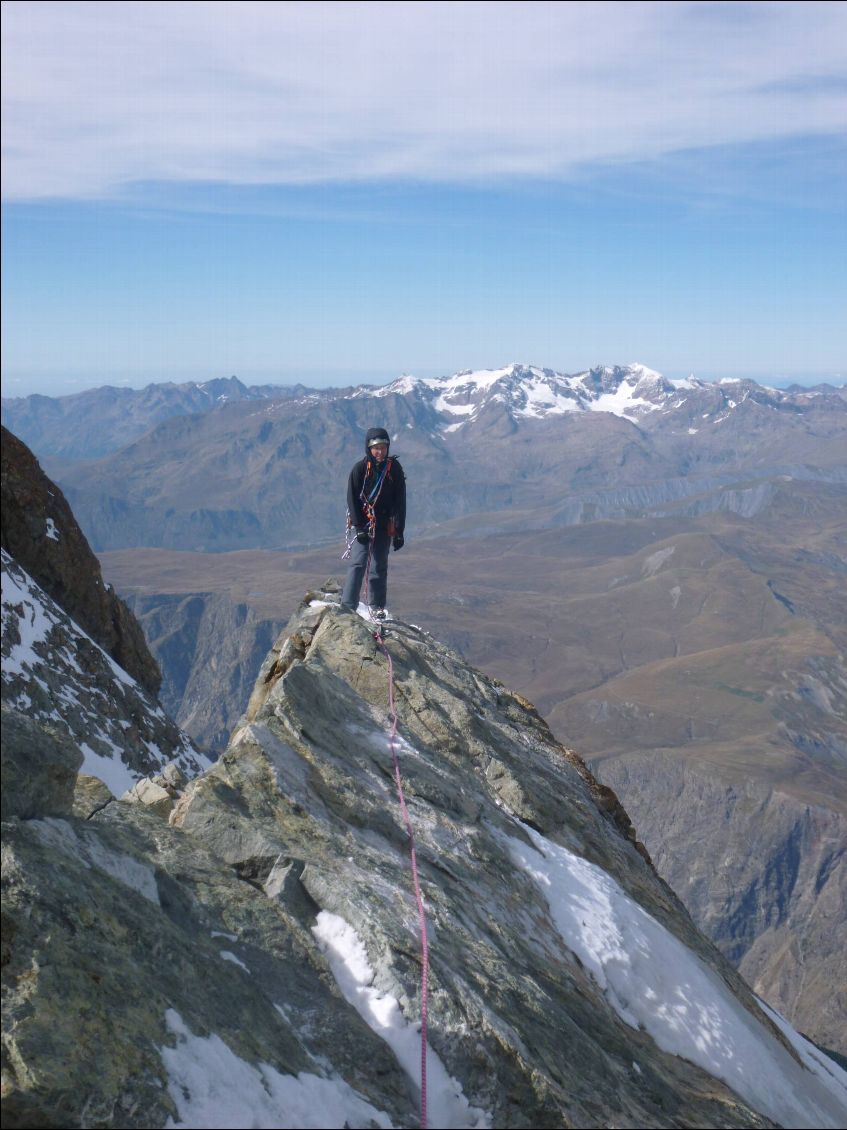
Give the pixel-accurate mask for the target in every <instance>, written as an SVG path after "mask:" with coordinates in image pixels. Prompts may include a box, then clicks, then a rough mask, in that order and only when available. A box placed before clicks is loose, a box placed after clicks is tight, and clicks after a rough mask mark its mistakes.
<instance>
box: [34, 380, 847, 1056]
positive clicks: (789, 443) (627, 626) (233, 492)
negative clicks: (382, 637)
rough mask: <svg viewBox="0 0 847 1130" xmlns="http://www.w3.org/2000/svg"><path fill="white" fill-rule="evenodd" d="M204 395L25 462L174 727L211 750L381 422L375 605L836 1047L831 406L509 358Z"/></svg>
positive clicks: (839, 854) (823, 398)
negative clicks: (392, 540)
mask: <svg viewBox="0 0 847 1130" xmlns="http://www.w3.org/2000/svg"><path fill="white" fill-rule="evenodd" d="M92 402H93V401H92ZM204 403H206V404H207V408H206V409H204V411H203V412H202V413H201V414H194V415H183V416H181V417H180V418H172V419H170V420H167V421H165V422H163V423H160V424H158V425H156V426H155V427H153V428H152V429H151V430H149V431H148V432H146V433H145V434H144V435H142V436H141V437H139V438H137V439H135V440H134V441H133V442H132V443H130V444H128V445H127V446H125V447H123V448H122V449H121V450H120V451H119V452H116V453H114V454H112V455H110V456H107V457H106V458H103V459H98V460H95V461H87V462H79V461H77V462H75V463H73V464H71V463H69V462H68V461H67V460H62V461H60V462H56V463H55V464H54V463H53V462H52V461H51V460H50V459H48V460H47V463H48V465H49V466H54V465H55V466H57V467H59V470H60V477H61V480H62V483H63V486H65V487H66V489H67V491H68V495H69V498H70V499H71V500H72V502H73V505H74V509H75V510H76V511H77V512H78V513H79V514H80V516H81V519H82V525H83V527H84V528H85V530H86V532H87V533H88V535H89V536H90V538H91V540H92V543H93V544H94V545H95V547H96V548H97V550H98V552H99V554H100V556H101V559H102V560H103V563H104V567H105V570H106V574H107V576H108V577H109V578H110V579H111V580H112V581H113V583H115V584H116V586H117V588H118V589H119V591H120V592H121V593H122V594H124V595H125V596H126V597H127V599H128V601H129V602H130V604H131V606H132V607H133V609H134V610H135V611H136V613H137V614H138V615H139V616H140V618H141V620H142V623H143V624H144V626H145V630H146V631H147V635H148V639H150V641H151V644H152V646H153V649H154V651H155V653H156V656H157V658H158V659H159V661H160V662H161V664H162V667H163V672H164V676H165V682H164V688H163V694H164V698H165V701H166V702H167V703H168V705H169V706H170V708H171V709H172V710H173V712H174V713H175V715H176V716H177V717H178V719H179V720H180V721H181V723H182V724H183V725H184V726H186V728H187V729H188V730H189V732H190V733H191V734H192V735H193V736H194V738H195V739H196V740H199V741H200V742H201V743H205V744H206V745H207V746H209V747H211V748H213V749H221V748H223V746H224V745H225V744H226V741H227V738H228V735H229V733H230V732H231V729H232V726H233V725H234V724H235V722H236V721H237V718H238V716H239V714H240V711H241V710H242V704H243V701H244V698H245V696H246V695H247V694H248V693H249V689H250V687H251V686H252V681H253V679H254V678H255V674H256V671H257V669H258V666H259V664H260V663H261V657H262V655H263V654H264V653H265V652H266V649H267V647H268V645H269V641H270V640H272V639H273V638H274V636H275V635H276V633H277V632H278V631H279V630H280V628H281V626H282V624H283V623H284V621H285V618H286V616H287V612H288V609H290V608H291V607H292V603H293V602H295V601H296V600H297V599H298V597H299V593H301V592H302V591H303V589H304V588H306V587H308V586H309V585H310V584H312V583H313V581H314V577H315V576H316V575H318V576H326V575H327V574H328V573H332V572H337V571H338V570H339V569H341V568H343V565H342V564H341V563H340V561H339V555H340V548H341V546H340V544H339V543H341V535H342V530H343V522H344V514H343V507H344V503H343V488H344V482H345V479H346V475H347V471H348V470H349V467H350V464H351V463H352V462H353V460H354V459H356V458H358V457H359V456H360V454H361V446H360V445H361V436H362V435H363V434H364V430H365V428H366V427H368V426H370V425H371V424H373V423H375V422H379V423H384V424H385V426H387V427H388V429H389V431H390V433H391V435H392V449H393V450H395V451H396V452H397V454H398V456H399V457H400V459H401V461H402V463H403V466H404V468H405V470H406V474H407V479H408V484H409V497H410V519H409V527H408V530H407V534H408V535H409V542H408V545H407V548H406V549H404V551H403V554H402V555H400V556H399V557H398V556H392V564H391V575H392V581H391V587H390V596H391V601H392V604H395V603H396V607H397V608H400V609H402V610H403V612H404V614H405V616H406V617H407V618H408V619H410V620H411V621H412V622H414V623H425V624H426V625H428V626H429V627H430V628H431V629H432V630H433V631H435V632H436V633H437V634H438V635H439V636H440V637H441V638H442V639H444V640H445V641H447V642H448V643H449V644H451V645H452V646H454V647H457V648H459V649H460V650H461V652H462V653H463V654H464V655H465V656H466V657H467V659H468V660H470V661H471V662H473V663H474V664H476V665H477V666H481V667H483V668H484V669H486V670H488V671H490V672H491V673H492V674H494V675H496V676H497V677H498V678H500V679H502V680H503V681H504V682H506V683H507V684H508V685H512V686H515V687H517V688H518V689H519V690H520V691H521V692H522V693H524V694H526V695H527V696H528V697H529V698H530V699H531V700H532V701H534V702H535V703H536V704H537V705H538V706H539V708H540V709H541V711H542V713H543V714H544V716H545V717H546V718H547V719H548V720H549V721H550V723H551V724H552V726H553V728H554V730H555V732H556V733H557V734H558V735H559V737H560V739H561V740H563V741H566V742H568V743H569V744H571V745H574V746H575V747H576V748H578V749H579V750H580V752H581V753H584V754H585V756H586V757H587V758H588V759H589V760H590V762H591V764H592V766H593V767H594V770H595V771H596V772H597V773H598V775H600V777H601V778H602V779H604V780H606V781H608V782H609V783H611V784H613V786H614V787H615V788H617V789H619V791H620V793H621V796H622V797H623V799H624V802H625V804H626V805H627V807H628V808H629V809H630V810H631V812H632V814H633V816H634V818H635V821H636V826H637V827H638V828H639V833H640V835H641V836H642V837H643V838H644V839H645V842H646V843H647V845H648V848H649V850H650V852H651V854H652V855H653V857H654V858H655V859H656V861H657V863H658V865H659V867H660V870H661V873H662V874H663V876H665V877H666V878H667V879H668V880H669V881H670V882H671V883H672V884H673V886H674V887H675V888H676V889H677V890H678V891H679V892H680V894H681V895H682V896H683V898H684V899H685V901H686V903H687V905H688V906H689V909H690V910H691V911H692V913H693V914H694V915H695V917H696V919H697V921H698V923H699V924H700V925H701V927H702V928H703V929H704V930H706V931H707V932H708V933H709V935H710V936H711V937H712V938H713V939H714V940H715V941H716V942H717V943H718V944H719V945H720V946H721V948H722V949H723V951H724V952H725V953H726V954H727V955H728V956H729V957H730V958H731V960H732V961H733V962H734V963H736V964H737V965H739V967H740V968H741V969H742V970H743V971H744V973H745V976H747V977H748V978H749V979H750V980H751V982H752V983H753V984H754V986H755V987H756V988H757V991H759V992H761V993H763V994H764V995H766V996H767V997H768V999H770V1000H771V1001H773V1002H775V1003H776V1004H777V1005H778V1006H779V1007H780V1008H781V1009H782V1010H783V1011H785V1012H786V1013H787V1014H788V1015H789V1016H791V1017H792V1019H794V1021H795V1023H797V1024H799V1025H800V1026H801V1027H802V1028H803V1030H804V1031H807V1032H809V1033H811V1034H813V1035H814V1036H815V1037H816V1038H817V1039H818V1040H820V1041H821V1042H822V1043H824V1044H827V1045H828V1046H832V1047H835V1048H840V1049H841V1050H842V1051H847V1044H845V1043H844V1031H845V1017H847V999H845V996H844V992H843V990H842V989H841V988H839V986H843V985H844V984H847V969H845V964H844V955H843V952H842V948H841V947H840V945H839V942H838V938H839V932H840V930H841V928H842V927H841V925H836V924H843V923H844V922H846V921H847V869H845V866H844V856H845V842H847V835H845V820H847V792H846V791H845V773H844V769H845V766H847V725H846V724H845V716H846V715H847V702H845V698H846V697H847V667H845V660H844V655H845V651H847V638H845V636H847V609H845V606H844V602H843V593H844V583H843V582H844V574H845V572H847V555H845V546H847V522H845V513H847V505H845V501H846V500H847V487H845V484H847V457H845V453H847V400H845V389H843V388H842V389H835V388H832V387H829V386H822V387H818V388H815V389H798V388H793V389H788V390H774V389H767V388H764V387H762V386H760V385H757V384H755V383H754V382H752V381H741V380H739V381H725V382H721V383H720V384H709V383H707V382H702V381H698V380H696V379H694V378H692V379H690V380H688V381H684V382H679V381H675V382H671V381H667V380H665V379H664V378H662V377H661V376H660V375H659V374H657V373H655V372H653V371H651V370H648V369H646V368H645V367H644V366H640V365H633V366H617V367H611V368H602V367H600V368H597V369H594V370H591V371H589V372H585V373H580V374H576V375H570V376H569V375H567V374H558V373H555V372H553V371H552V370H548V369H542V368H536V367H532V366H516V365H512V366H507V367H505V368H503V369H499V370H492V371H485V372H479V371H467V372H463V373H460V374H456V375H455V376H454V377H450V378H445V379H442V380H436V381H421V380H416V379H414V378H411V377H403V378H400V379H399V380H398V381H396V382H393V384H391V385H388V386H385V387H383V388H373V387H360V388H356V389H344V390H323V391H321V392H303V393H302V395H295V396H292V397H289V398H288V399H285V400H281V399H266V400H265V399H253V400H241V401H240V402H234V400H233V401H228V402H224V403H223V404H218V405H217V406H214V405H213V404H211V402H209V401H208V400H207V401H206V402H204ZM309 546H313V547H314V548H312V549H308V548H307V547H309ZM336 546H337V547H338V548H336ZM210 549H211V550H214V551H215V552H213V553H209V552H198V551H201V550H205V551H208V550H210ZM233 550H237V551H238V552H232V551H233ZM270 550H276V552H269V551H270ZM189 551H190V552H189Z"/></svg>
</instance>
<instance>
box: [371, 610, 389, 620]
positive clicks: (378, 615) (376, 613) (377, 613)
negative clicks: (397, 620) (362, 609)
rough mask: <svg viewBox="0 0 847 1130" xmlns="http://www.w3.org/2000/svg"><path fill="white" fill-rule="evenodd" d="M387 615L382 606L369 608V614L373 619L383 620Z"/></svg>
mask: <svg viewBox="0 0 847 1130" xmlns="http://www.w3.org/2000/svg"><path fill="white" fill-rule="evenodd" d="M387 615H388V613H387V612H386V611H385V609H384V608H372V609H371V616H372V617H373V619H374V620H384V619H385V618H386V616H387Z"/></svg>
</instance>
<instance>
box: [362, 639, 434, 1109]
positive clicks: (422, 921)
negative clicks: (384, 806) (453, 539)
mask: <svg viewBox="0 0 847 1130" xmlns="http://www.w3.org/2000/svg"><path fill="white" fill-rule="evenodd" d="M373 638H374V640H375V641H376V646H377V647H378V648H379V650H380V651H381V652H382V653H383V655H384V656H385V658H386V659H387V660H388V712H389V715H390V718H391V731H390V733H389V735H388V745H389V747H390V749H391V760H392V762H393V765H394V781H395V783H396V785H397V797H398V800H399V801H400V811H401V812H402V813H403V822H404V823H405V825H406V834H407V835H408V837H409V856H410V858H411V861H412V882H413V884H414V888H415V902H416V903H417V906H418V925H419V927H420V932H421V1130H426V1125H427V1122H426V1017H427V1003H428V999H429V945H428V943H427V937H426V914H425V912H424V904H423V897H422V895H421V884H420V880H419V878H418V857H417V853H416V851H415V834H414V832H413V830H412V821H411V818H410V816H409V810H408V808H407V807H406V797H405V795H404V793H403V779H402V777H401V776H400V760H399V758H398V757H397V709H396V707H395V704H394V663H393V662H392V659H391V652H390V651H389V650H388V648H387V647H386V646H385V636H384V634H383V630H382V628H381V627H378V628H377V629H376V631H375V632H374V634H373Z"/></svg>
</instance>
